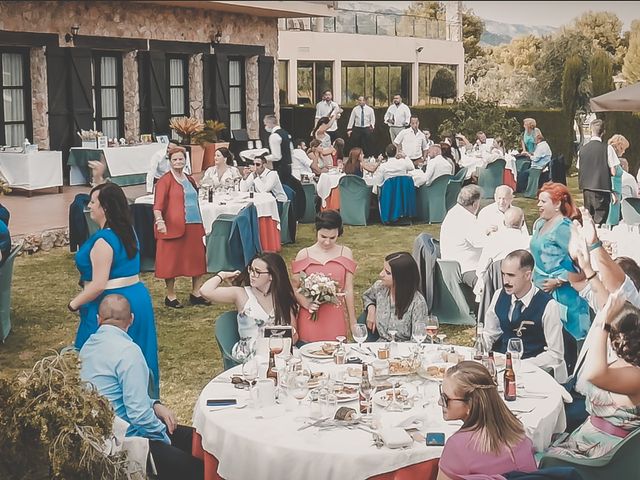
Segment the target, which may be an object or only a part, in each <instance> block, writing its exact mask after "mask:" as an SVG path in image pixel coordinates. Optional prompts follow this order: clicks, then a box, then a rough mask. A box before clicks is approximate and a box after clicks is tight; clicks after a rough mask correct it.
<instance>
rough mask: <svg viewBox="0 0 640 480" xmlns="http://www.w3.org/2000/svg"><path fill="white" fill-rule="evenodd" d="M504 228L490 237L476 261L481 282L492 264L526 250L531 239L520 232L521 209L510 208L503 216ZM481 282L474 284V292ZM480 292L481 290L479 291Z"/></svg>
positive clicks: (522, 217) (521, 221)
mask: <svg viewBox="0 0 640 480" xmlns="http://www.w3.org/2000/svg"><path fill="white" fill-rule="evenodd" d="M503 222H504V226H503V228H502V229H500V230H498V231H497V232H496V233H494V234H493V235H491V237H489V239H488V240H487V244H486V245H485V246H484V248H483V249H482V255H480V260H479V261H478V268H477V269H476V275H477V276H478V279H479V280H482V277H483V276H484V272H485V271H486V270H487V268H489V267H490V266H491V263H492V262H495V261H497V260H502V259H503V258H504V257H506V256H507V255H508V254H510V253H511V252H513V251H515V250H528V249H529V243H530V242H531V238H530V237H529V234H528V233H527V232H526V231H524V232H523V231H522V225H523V224H524V212H523V211H522V209H521V208H518V207H511V208H509V209H508V210H507V211H506V212H505V213H504V216H503ZM480 285H482V281H480V282H478V283H476V290H474V291H476V292H478V290H477V289H478V287H479V286H480ZM480 292H481V290H480Z"/></svg>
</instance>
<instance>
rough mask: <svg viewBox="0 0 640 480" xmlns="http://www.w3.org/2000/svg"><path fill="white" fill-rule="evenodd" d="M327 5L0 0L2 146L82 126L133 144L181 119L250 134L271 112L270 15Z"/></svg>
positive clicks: (273, 57)
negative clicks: (217, 123) (219, 123)
mask: <svg viewBox="0 0 640 480" xmlns="http://www.w3.org/2000/svg"><path fill="white" fill-rule="evenodd" d="M332 4H333V2H301V1H289V2H282V1H244V2H242V1H240V2H239V1H235V2H234V1H227V2H224V1H182V2H179V1H113V2H106V1H73V2H64V1H56V2H46V1H18V2H12V1H3V2H0V68H1V69H2V73H3V75H2V76H1V77H0V90H1V91H2V93H3V98H4V108H3V109H0V145H20V144H22V141H23V140H24V138H28V139H30V140H31V141H32V142H33V143H37V144H38V146H39V147H40V148H41V149H51V150H62V151H63V153H64V152H65V151H67V150H68V148H69V147H71V146H73V145H79V143H80V139H79V137H78V136H77V135H76V133H75V132H77V131H78V130H80V129H85V130H88V129H96V130H100V131H103V132H104V134H105V135H107V136H109V137H117V138H123V137H124V138H125V139H127V140H134V139H138V138H139V136H140V135H141V134H169V133H170V132H169V120H170V118H171V117H175V116H184V115H186V116H190V115H192V116H196V117H199V118H201V119H216V120H219V121H222V122H224V123H225V124H226V125H227V126H228V127H229V128H228V130H227V132H225V135H226V137H227V138H229V134H230V132H229V130H231V129H234V130H235V129H247V131H248V134H249V136H250V138H257V136H258V135H259V134H260V129H261V122H260V117H261V116H262V115H264V114H267V113H272V112H274V111H277V110H278V88H277V69H274V64H275V62H276V61H277V54H278V18H287V17H307V16H314V17H321V16H326V15H331V14H332V13H331V12H332ZM29 106H31V108H29ZM63 157H64V155H63Z"/></svg>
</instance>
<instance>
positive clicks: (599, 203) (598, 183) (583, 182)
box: [576, 119, 618, 225]
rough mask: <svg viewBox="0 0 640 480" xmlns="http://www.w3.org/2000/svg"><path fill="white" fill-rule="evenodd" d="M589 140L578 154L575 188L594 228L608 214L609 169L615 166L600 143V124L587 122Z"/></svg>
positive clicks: (610, 152)
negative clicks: (576, 183)
mask: <svg viewBox="0 0 640 480" xmlns="http://www.w3.org/2000/svg"><path fill="white" fill-rule="evenodd" d="M590 128H591V140H589V142H587V143H586V144H584V145H583V146H582V147H580V151H579V152H578V163H577V165H576V166H577V168H578V185H579V187H580V190H582V196H583V198H584V206H585V208H586V209H587V210H589V213H590V214H591V216H592V217H593V221H594V222H596V225H602V224H603V223H604V222H605V221H606V220H607V216H608V214H609V204H610V203H611V170H610V169H611V168H613V167H615V166H616V165H617V163H618V161H617V158H618V157H617V155H616V152H615V150H614V149H613V147H612V146H611V145H606V144H605V143H604V142H603V141H602V135H604V122H603V121H602V120H600V119H596V120H594V121H593V122H591V125H590Z"/></svg>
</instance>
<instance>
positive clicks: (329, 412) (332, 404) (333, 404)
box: [322, 393, 338, 418]
mask: <svg viewBox="0 0 640 480" xmlns="http://www.w3.org/2000/svg"><path fill="white" fill-rule="evenodd" d="M337 409H338V397H337V396H336V395H334V394H333V393H328V394H327V395H326V397H325V398H324V404H323V405H322V416H323V417H329V418H333V416H334V415H335V414H336V410H337Z"/></svg>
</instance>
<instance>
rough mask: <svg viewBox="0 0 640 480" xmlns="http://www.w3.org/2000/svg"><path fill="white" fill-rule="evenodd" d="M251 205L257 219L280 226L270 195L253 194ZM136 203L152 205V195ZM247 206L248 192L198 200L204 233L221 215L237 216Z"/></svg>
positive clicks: (274, 202) (275, 204)
mask: <svg viewBox="0 0 640 480" xmlns="http://www.w3.org/2000/svg"><path fill="white" fill-rule="evenodd" d="M252 201H253V204H254V205H255V206H256V210H257V212H258V217H271V218H273V219H274V220H275V221H276V222H278V225H279V224H280V214H279V213H278V204H277V203H276V199H275V197H274V196H273V195H271V194H270V193H254V196H253V200H252ZM136 203H146V204H153V195H144V196H142V197H138V198H136ZM248 204H249V193H248V192H234V193H231V194H224V193H222V194H216V195H214V197H213V202H212V203H209V202H208V201H206V200H205V201H203V200H200V212H201V213H202V224H203V225H204V230H205V233H207V234H209V232H211V227H212V225H213V222H214V221H215V219H216V218H218V216H219V215H222V214H223V213H226V214H229V215H237V214H238V212H239V211H240V210H242V209H243V208H244V207H246V206H247V205H248Z"/></svg>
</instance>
